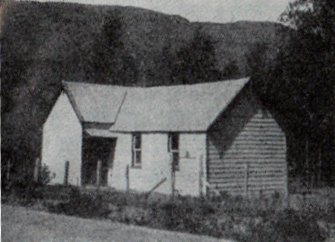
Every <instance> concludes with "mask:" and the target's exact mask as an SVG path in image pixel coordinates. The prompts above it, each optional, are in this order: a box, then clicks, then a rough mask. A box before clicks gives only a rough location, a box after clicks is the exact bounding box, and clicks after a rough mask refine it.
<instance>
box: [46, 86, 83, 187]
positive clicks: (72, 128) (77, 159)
mask: <svg viewBox="0 0 335 242" xmlns="http://www.w3.org/2000/svg"><path fill="white" fill-rule="evenodd" d="M42 142H43V145H42V163H44V164H46V165H47V166H48V168H49V170H50V172H51V173H54V174H55V177H54V179H52V180H51V184H62V183H63V182H64V176H65V162H66V161H69V163H70V166H69V176H68V182H69V184H72V185H80V184H81V152H82V151H81V146H82V126H81V124H80V122H79V119H78V117H77V116H76V113H75V112H74V110H73V108H72V106H71V104H70V101H69V99H68V97H67V95H66V94H64V93H62V94H61V95H60V96H59V98H58V99H57V101H56V103H55V105H54V107H53V108H52V111H51V112H50V114H49V116H48V118H47V120H46V122H45V123H44V125H43V141H42Z"/></svg>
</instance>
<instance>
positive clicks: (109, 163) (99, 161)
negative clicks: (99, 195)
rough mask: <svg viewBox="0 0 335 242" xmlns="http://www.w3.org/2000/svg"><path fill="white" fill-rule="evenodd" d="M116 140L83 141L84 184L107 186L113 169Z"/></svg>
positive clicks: (95, 139)
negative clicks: (109, 174)
mask: <svg viewBox="0 0 335 242" xmlns="http://www.w3.org/2000/svg"><path fill="white" fill-rule="evenodd" d="M115 146H116V138H97V137H86V138H84V139H83V153H82V172H81V174H82V177H81V179H82V184H83V185H92V186H107V184H108V171H109V169H112V168H113V161H114V153H115Z"/></svg>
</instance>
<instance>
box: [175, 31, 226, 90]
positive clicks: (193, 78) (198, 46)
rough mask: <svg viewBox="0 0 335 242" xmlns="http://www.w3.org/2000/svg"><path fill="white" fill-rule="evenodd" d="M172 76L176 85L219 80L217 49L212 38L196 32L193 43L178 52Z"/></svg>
mask: <svg viewBox="0 0 335 242" xmlns="http://www.w3.org/2000/svg"><path fill="white" fill-rule="evenodd" d="M172 75H173V76H172V79H173V80H174V83H180V84H181V83H182V84H186V83H195V82H204V81H215V80H217V79H219V77H220V71H219V69H218V67H217V61H216V57H215V47H214V43H213V40H212V39H211V38H210V36H208V35H206V34H204V33H203V32H201V31H200V29H197V30H196V32H195V35H194V37H193V39H192V40H191V42H190V43H188V44H187V45H185V46H184V47H182V48H181V49H180V50H179V51H178V52H177V54H176V61H175V65H174V67H173V72H172Z"/></svg>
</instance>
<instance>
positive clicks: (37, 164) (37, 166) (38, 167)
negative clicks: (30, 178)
mask: <svg viewBox="0 0 335 242" xmlns="http://www.w3.org/2000/svg"><path fill="white" fill-rule="evenodd" d="M40 171H41V160H40V159H39V158H36V160H35V167H34V181H35V182H38V181H39V176H40Z"/></svg>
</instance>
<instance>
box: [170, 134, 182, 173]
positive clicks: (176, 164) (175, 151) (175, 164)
mask: <svg viewBox="0 0 335 242" xmlns="http://www.w3.org/2000/svg"><path fill="white" fill-rule="evenodd" d="M172 139H177V142H176V144H177V148H172V144H173V143H174V142H172V141H173V140H172ZM179 141H180V139H179V133H169V134H168V152H169V153H170V154H171V157H172V169H173V171H179V169H180V149H179V148H180V146H179ZM175 155H176V156H175Z"/></svg>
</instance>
